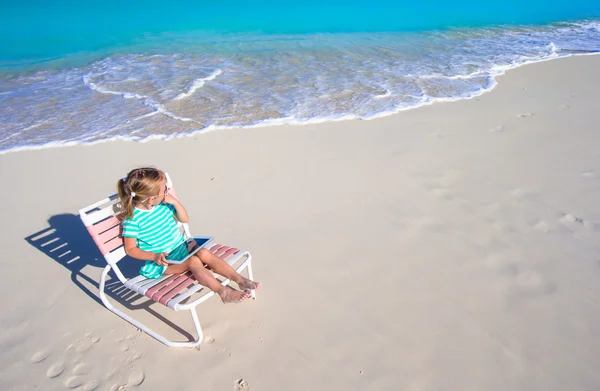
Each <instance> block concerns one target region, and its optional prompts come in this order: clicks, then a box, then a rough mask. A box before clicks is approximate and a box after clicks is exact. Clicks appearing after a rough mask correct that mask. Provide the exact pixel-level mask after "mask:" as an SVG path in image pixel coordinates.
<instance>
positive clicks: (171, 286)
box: [148, 274, 188, 303]
mask: <svg viewBox="0 0 600 391" xmlns="http://www.w3.org/2000/svg"><path fill="white" fill-rule="evenodd" d="M187 279H188V278H187V276H186V275H185V274H179V275H177V278H175V279H173V280H171V283H170V284H168V285H163V286H162V287H160V289H158V291H156V292H154V293H153V294H151V295H148V297H150V298H151V299H152V300H154V301H157V302H159V303H160V299H161V298H162V297H163V296H164V295H166V294H168V293H169V292H171V291H172V290H177V288H178V287H179V286H180V285H181V283H182V282H185V281H186V280H187Z"/></svg>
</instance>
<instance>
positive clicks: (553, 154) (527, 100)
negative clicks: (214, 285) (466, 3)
mask: <svg viewBox="0 0 600 391" xmlns="http://www.w3.org/2000/svg"><path fill="white" fill-rule="evenodd" d="M599 69H600V56H597V55H595V56H578V57H570V58H563V59H557V60H552V61H547V62H543V63H537V64H531V65H526V66H523V67H520V68H517V69H515V70H511V71H508V72H507V73H506V74H505V75H503V76H501V77H499V78H498V83H499V84H498V86H497V87H496V88H495V89H494V90H493V91H491V92H490V93H487V94H484V95H482V96H480V97H478V98H474V99H470V100H463V101H456V102H446V103H436V104H433V105H431V106H427V107H421V108H418V109H414V110H408V111H405V112H401V113H399V114H396V115H393V116H389V117H384V118H379V119H374V120H369V121H360V120H356V121H343V122H335V123H325V124H316V125H304V126H274V127H265V128H258V129H233V130H227V131H216V132H210V133H206V134H201V135H197V136H194V137H185V138H178V139H174V140H170V141H152V142H147V143H134V142H125V141H114V142H106V143H101V144H95V145H89V146H75V147H59V148H49V149H42V150H33V151H20V152H14V153H7V154H3V155H0V178H1V182H2V183H4V187H5V190H4V192H3V195H2V201H3V208H2V212H1V213H2V215H1V221H2V222H3V224H4V225H3V228H2V233H3V234H2V235H1V239H0V240H1V242H0V243H1V247H2V256H1V260H0V262H1V264H2V270H4V272H3V275H4V278H3V282H2V285H1V287H0V293H1V295H2V297H3V298H4V299H3V300H2V303H1V304H0V389H1V390H5V391H13V390H44V391H53V390H65V389H75V390H87V391H90V390H94V389H96V390H111V391H114V390H136V389H140V390H190V391H191V390H219V391H223V390H244V391H245V390H253V391H276V390H285V391H306V390H331V391H338V390H403V391H433V390H448V391H507V390H510V391H521V390H522V391H534V390H557V391H564V390H577V391H594V390H599V389H600V374H598V368H599V366H600V338H598V336H599V335H600V299H599V298H600V197H599V196H600V148H599V146H600V125H599V123H600V122H599V120H598V108H599V104H598V102H600V72H599V71H598V70H599ZM141 165H153V166H156V167H158V168H161V169H163V170H165V171H167V172H169V174H170V175H171V177H172V178H173V181H174V184H175V187H176V189H177V192H178V195H179V197H180V199H181V200H182V202H183V204H184V205H185V206H186V207H187V209H188V211H189V214H190V226H191V228H192V232H193V233H194V234H197V235H213V236H215V237H216V238H217V241H218V242H220V243H222V244H226V245H231V246H236V247H239V248H243V249H246V250H249V251H251V252H252V255H253V260H254V272H255V277H256V279H257V280H258V281H261V282H262V283H263V286H262V287H261V289H260V290H259V291H258V293H257V300H255V301H254V300H249V301H247V302H244V303H241V304H235V305H223V304H222V303H221V302H220V300H219V299H218V298H216V297H213V298H211V299H210V300H209V301H207V302H206V303H204V304H201V305H200V306H199V307H198V315H199V318H200V321H201V322H202V325H203V328H204V332H205V335H206V340H205V342H204V343H203V344H202V345H200V347H199V348H198V349H174V348H167V347H166V346H164V345H162V344H161V343H159V342H157V341H156V340H154V339H153V338H151V337H149V336H148V335H146V334H144V333H141V332H140V331H138V330H137V329H136V328H135V327H133V326H131V325H130V324H128V323H127V322H125V321H123V320H122V319H121V318H119V317H117V316H115V315H114V314H113V313H111V312H110V311H108V310H107V309H106V308H104V307H103V306H102V305H101V303H99V301H98V298H97V286H98V281H99V278H100V272H101V270H102V268H103V267H104V266H105V264H104V261H103V259H102V257H101V256H100V254H99V252H98V251H97V250H96V249H95V247H94V245H93V242H92V241H91V239H90V238H89V235H88V233H87V232H86V231H85V229H84V227H83V225H82V224H81V223H80V221H79V217H78V216H77V210H78V209H79V208H82V207H84V206H86V205H89V204H91V203H92V202H94V201H97V200H99V199H101V198H103V197H105V196H107V195H109V194H111V193H113V192H114V190H115V183H116V181H117V179H119V178H121V177H123V176H124V175H125V174H126V173H127V171H128V170H130V169H131V168H134V167H136V166H141ZM44 233H47V234H49V235H50V236H49V237H52V238H53V239H56V240H55V241H54V242H52V243H48V244H46V245H42V244H43V243H45V242H44V241H40V240H38V239H36V238H37V237H38V236H40V235H42V234H44ZM61 246H62V247H61ZM55 248H59V249H58V250H56V251H51V250H53V249H55ZM59 250H60V251H61V254H62V253H66V252H67V251H71V252H70V253H67V254H66V255H64V256H62V257H59V256H58V255H57V251H59ZM129 313H130V314H132V316H134V317H137V318H140V319H142V320H144V321H146V322H148V324H149V325H151V327H153V328H156V329H157V330H158V331H164V332H166V333H170V334H169V335H172V336H173V337H174V338H182V339H183V338H185V336H183V335H180V334H177V333H175V332H171V331H169V327H168V324H167V323H166V322H165V321H167V322H169V321H173V322H176V323H178V324H181V325H182V326H183V327H184V329H185V331H187V332H191V331H192V330H193V326H192V324H191V321H190V320H189V318H188V317H187V314H185V313H174V312H173V311H170V310H167V309H165V308H164V307H163V306H162V305H160V304H152V305H151V306H149V308H145V307H142V308H138V309H136V310H133V311H130V312H129ZM155 314H158V316H155Z"/></svg>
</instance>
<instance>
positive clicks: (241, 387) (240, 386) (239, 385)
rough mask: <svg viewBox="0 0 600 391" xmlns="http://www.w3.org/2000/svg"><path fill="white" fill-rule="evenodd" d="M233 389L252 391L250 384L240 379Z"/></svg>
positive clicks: (236, 390)
mask: <svg viewBox="0 0 600 391" xmlns="http://www.w3.org/2000/svg"><path fill="white" fill-rule="evenodd" d="M233 389H234V390H235V391H249V390H250V386H249V385H248V382H246V380H244V379H238V380H236V381H235V383H234V384H233Z"/></svg>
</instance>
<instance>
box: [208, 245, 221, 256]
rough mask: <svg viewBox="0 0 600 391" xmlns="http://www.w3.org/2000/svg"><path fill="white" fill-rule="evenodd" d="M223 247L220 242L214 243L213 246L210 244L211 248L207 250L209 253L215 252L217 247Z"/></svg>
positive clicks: (217, 249)
mask: <svg viewBox="0 0 600 391" xmlns="http://www.w3.org/2000/svg"><path fill="white" fill-rule="evenodd" d="M221 247H223V246H222V245H220V244H215V245H214V246H212V247H211V248H209V249H208V251H210V252H211V253H213V254H214V253H216V252H217V251H219V249H220V248H221Z"/></svg>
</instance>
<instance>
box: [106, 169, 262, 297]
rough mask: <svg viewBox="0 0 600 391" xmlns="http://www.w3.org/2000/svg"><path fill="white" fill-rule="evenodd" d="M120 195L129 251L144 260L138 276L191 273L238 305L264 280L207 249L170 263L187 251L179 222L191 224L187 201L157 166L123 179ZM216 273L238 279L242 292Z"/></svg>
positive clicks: (235, 280) (120, 183) (201, 282)
mask: <svg viewBox="0 0 600 391" xmlns="http://www.w3.org/2000/svg"><path fill="white" fill-rule="evenodd" d="M117 193H118V195H119V199H120V201H121V205H122V211H121V219H122V220H123V222H122V226H123V239H124V242H125V252H126V253H127V255H129V256H131V257H133V258H137V259H141V260H145V261H146V264H145V265H144V266H142V267H141V269H140V274H141V275H143V276H144V277H147V278H159V277H161V276H162V275H163V274H179V273H183V272H185V271H188V270H189V271H191V272H192V273H193V274H194V277H196V280H197V281H198V282H199V283H200V284H201V285H204V286H205V287H207V288H209V289H210V290H212V291H214V292H215V293H216V294H218V295H219V296H220V297H221V300H222V301H223V303H237V302H240V301H243V300H246V299H248V298H249V297H250V291H251V290H254V289H257V288H258V287H259V286H260V284H259V283H256V282H254V281H251V280H249V279H247V278H245V277H242V276H241V275H240V274H239V273H238V272H236V271H235V270H234V269H233V268H232V267H231V266H230V265H229V264H228V263H227V262H225V261H224V260H222V259H221V258H219V257H217V256H216V255H214V254H213V253H211V252H210V251H208V250H207V249H205V248H202V249H200V251H198V252H197V253H196V254H194V255H193V256H191V257H190V258H188V259H187V260H186V261H185V262H183V263H181V264H172V265H170V264H169V263H168V262H167V258H168V259H179V260H181V259H184V258H185V257H186V256H188V255H189V253H188V252H187V246H180V244H182V243H183V242H184V241H185V238H184V237H183V234H182V233H181V232H180V231H179V228H178V227H177V221H176V220H178V221H180V222H182V223H187V221H188V214H187V211H186V210H185V208H184V207H183V205H181V203H180V202H179V201H178V200H177V198H175V197H173V196H172V195H171V194H169V192H168V189H167V178H166V175H165V174H164V172H162V171H160V170H157V169H155V168H137V169H135V170H132V171H130V172H129V174H127V177H125V178H123V179H120V180H119V182H118V183H117ZM205 266H206V267H208V268H209V269H210V270H212V271H213V272H215V273H217V274H219V275H221V276H223V277H226V278H228V279H230V280H231V281H234V282H235V283H236V284H237V285H238V286H239V288H240V289H241V290H239V291H238V290H235V289H233V288H231V287H226V286H223V285H221V283H220V282H219V281H218V280H217V279H216V278H215V276H213V274H212V273H211V271H210V270H208V269H207V268H206V267H205Z"/></svg>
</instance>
